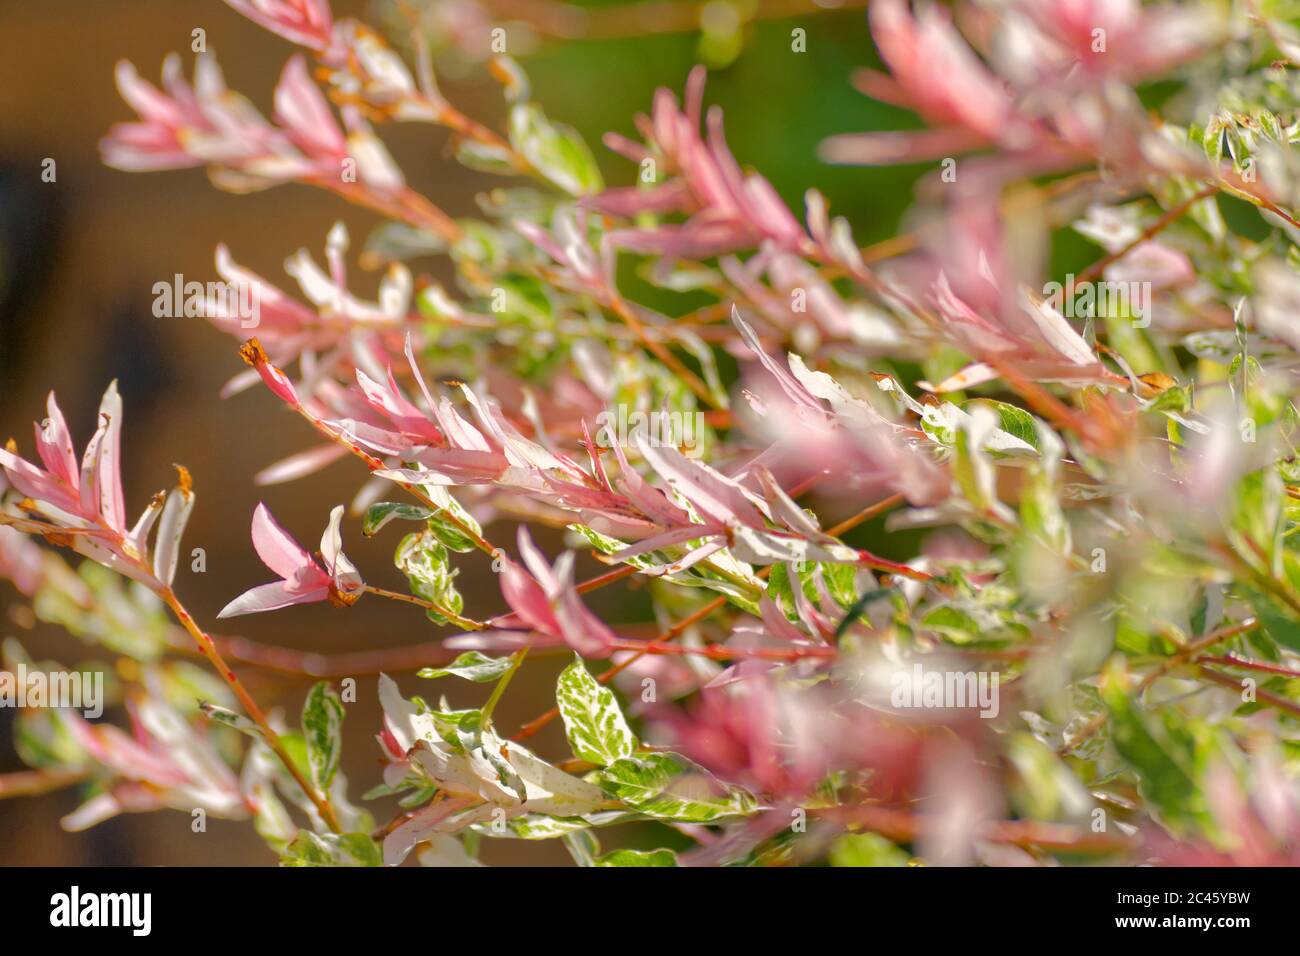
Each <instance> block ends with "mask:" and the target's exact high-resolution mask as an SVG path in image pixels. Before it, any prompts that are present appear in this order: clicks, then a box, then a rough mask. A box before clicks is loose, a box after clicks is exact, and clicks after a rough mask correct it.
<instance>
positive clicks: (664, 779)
mask: <svg viewBox="0 0 1300 956" xmlns="http://www.w3.org/2000/svg"><path fill="white" fill-rule="evenodd" d="M596 780H597V782H598V783H599V784H600V787H601V789H602V790H604V791H605V792H606V793H607V794H609V795H610V796H611V797H614V798H615V799H618V800H621V801H622V802H623V803H624V804H626V805H627V806H629V807H632V808H633V809H635V810H638V811H640V812H641V813H644V814H645V815H646V816H651V817H657V818H659V819H664V820H680V821H684V822H690V823H709V822H712V821H714V820H720V819H723V818H724V817H736V816H745V815H746V814H749V813H752V812H753V811H754V809H755V808H756V807H757V802H756V801H755V800H754V798H753V797H752V796H750V795H749V794H748V793H746V792H745V791H744V790H741V789H740V788H738V787H731V786H727V785H725V784H723V783H721V782H719V781H718V780H717V779H716V778H715V777H713V775H712V774H710V773H709V772H708V771H707V770H705V769H704V768H703V767H701V766H699V765H698V764H695V763H693V762H691V761H690V760H687V759H686V758H685V757H682V756H680V755H678V754H670V753H648V754H638V755H637V756H635V757H623V758H622V759H620V760H616V761H615V762H614V763H612V764H610V765H609V766H608V767H606V768H605V769H604V770H602V771H600V773H599V774H598V775H597V778H596Z"/></svg>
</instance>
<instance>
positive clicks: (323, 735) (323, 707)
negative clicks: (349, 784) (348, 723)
mask: <svg viewBox="0 0 1300 956" xmlns="http://www.w3.org/2000/svg"><path fill="white" fill-rule="evenodd" d="M342 729H343V701H341V700H340V699H339V695H338V694H336V693H335V692H334V689H333V688H332V687H330V685H329V684H328V682H326V681H321V682H320V683H319V684H316V685H315V686H314V687H312V689H311V690H310V691H308V692H307V700H306V701H305V702H304V703H303V705H302V735H303V738H304V739H305V740H306V741H307V763H308V765H309V766H310V768H311V779H312V782H313V783H314V784H316V786H317V788H318V789H320V790H322V791H328V790H329V788H330V784H332V783H333V782H334V774H335V773H337V772H338V769H339V753H340V752H341V750H342V737H341V731H342Z"/></svg>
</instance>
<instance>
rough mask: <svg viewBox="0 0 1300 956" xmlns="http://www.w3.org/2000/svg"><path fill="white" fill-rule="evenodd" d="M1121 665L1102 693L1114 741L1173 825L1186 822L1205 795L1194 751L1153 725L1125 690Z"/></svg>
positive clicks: (1140, 786)
mask: <svg viewBox="0 0 1300 956" xmlns="http://www.w3.org/2000/svg"><path fill="white" fill-rule="evenodd" d="M1125 683H1126V681H1125V679H1124V671H1123V668H1122V667H1119V666H1115V665H1112V666H1111V667H1109V668H1108V670H1107V672H1106V674H1105V675H1104V677H1103V679H1102V685H1101V698H1102V701H1103V703H1105V705H1106V709H1107V710H1108V711H1109V712H1110V720H1111V741H1112V743H1113V744H1114V745H1115V749H1116V750H1118V751H1119V754H1120V756H1121V757H1123V758H1124V759H1125V760H1126V761H1127V762H1128V763H1129V764H1130V765H1132V767H1133V768H1134V769H1135V770H1136V771H1137V773H1138V781H1139V783H1138V790H1139V792H1140V793H1141V794H1142V796H1143V797H1145V798H1146V799H1147V800H1150V801H1151V803H1152V804H1154V805H1155V807H1156V808H1158V809H1159V810H1160V812H1161V815H1162V816H1163V818H1164V820H1165V821H1166V822H1167V823H1169V824H1171V825H1175V826H1178V825H1185V824H1187V823H1190V822H1191V821H1193V820H1194V819H1195V818H1196V817H1197V816H1198V815H1199V814H1200V813H1201V812H1202V811H1203V809H1204V806H1203V803H1204V795H1203V793H1202V792H1201V789H1200V788H1199V787H1198V786H1197V784H1196V780H1195V777H1194V776H1193V772H1192V769H1191V768H1192V760H1191V755H1190V753H1189V752H1188V750H1187V747H1186V745H1185V743H1184V742H1183V741H1181V740H1179V739H1178V738H1177V737H1176V736H1175V737H1171V736H1170V735H1169V734H1167V733H1161V732H1160V731H1159V730H1157V729H1156V728H1155V727H1154V726H1153V725H1151V724H1149V723H1148V721H1147V719H1146V718H1145V717H1144V716H1143V715H1142V713H1141V712H1140V711H1139V710H1138V708H1137V706H1136V705H1135V703H1134V701H1133V699H1132V698H1131V697H1129V694H1128V691H1127V690H1126V689H1125V686H1124V685H1125Z"/></svg>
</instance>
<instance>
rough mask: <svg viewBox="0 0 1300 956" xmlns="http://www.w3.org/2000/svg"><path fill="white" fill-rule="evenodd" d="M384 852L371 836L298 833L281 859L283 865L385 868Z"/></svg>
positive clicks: (301, 831) (360, 834) (306, 831)
mask: <svg viewBox="0 0 1300 956" xmlns="http://www.w3.org/2000/svg"><path fill="white" fill-rule="evenodd" d="M383 862H384V857H383V853H381V852H380V849H379V844H378V843H376V842H375V841H374V840H372V839H371V838H370V834H368V833H324V834H321V833H312V832H311V831H310V830H299V831H298V836H297V837H295V838H294V840H293V842H292V843H290V844H289V845H288V846H287V847H285V849H284V853H283V855H281V857H280V865H281V866H382V865H383Z"/></svg>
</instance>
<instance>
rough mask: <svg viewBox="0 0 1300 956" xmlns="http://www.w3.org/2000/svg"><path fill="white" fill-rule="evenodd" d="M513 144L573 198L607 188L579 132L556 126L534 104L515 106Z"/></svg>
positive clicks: (511, 110) (568, 127)
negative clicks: (604, 186)
mask: <svg viewBox="0 0 1300 956" xmlns="http://www.w3.org/2000/svg"><path fill="white" fill-rule="evenodd" d="M510 144H511V145H512V146H514V148H515V149H516V150H518V151H519V152H520V153H522V154H523V156H524V158H525V159H527V160H528V162H529V163H530V164H531V165H532V167H533V168H534V169H536V170H537V171H538V172H539V173H541V174H542V175H543V176H545V177H546V179H548V180H549V181H550V182H552V183H554V184H555V185H556V186H559V187H560V188H561V189H563V190H564V191H565V192H566V193H568V194H569V195H571V196H585V195H591V194H592V193H597V192H599V191H600V190H601V189H602V188H603V185H604V183H603V180H602V179H601V176H600V168H599V167H598V166H597V165H596V159H595V157H594V156H592V155H591V150H590V149H588V148H587V144H586V143H585V142H583V140H582V137H581V136H580V135H578V132H577V130H575V129H573V128H572V127H570V126H565V125H564V124H562V123H552V122H551V121H550V120H548V119H547V118H546V114H545V113H544V112H542V110H541V108H540V107H538V106H537V105H535V104H533V103H516V104H515V105H514V106H513V107H511V109H510Z"/></svg>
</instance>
